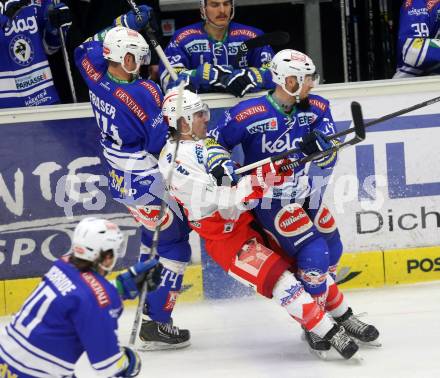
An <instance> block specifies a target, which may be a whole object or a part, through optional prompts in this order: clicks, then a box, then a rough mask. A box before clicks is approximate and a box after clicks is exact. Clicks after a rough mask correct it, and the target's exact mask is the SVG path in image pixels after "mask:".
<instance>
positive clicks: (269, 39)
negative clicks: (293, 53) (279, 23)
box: [243, 31, 290, 49]
mask: <svg viewBox="0 0 440 378" xmlns="http://www.w3.org/2000/svg"><path fill="white" fill-rule="evenodd" d="M289 41H290V35H289V33H287V32H284V31H274V32H271V33H265V34H263V35H260V36H258V37H255V38H252V39H248V40H247V41H245V42H243V43H244V44H245V45H246V47H247V48H248V49H255V48H256V47H263V46H266V45H270V46H280V45H285V44H286V43H289Z"/></svg>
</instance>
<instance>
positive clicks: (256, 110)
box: [235, 105, 267, 122]
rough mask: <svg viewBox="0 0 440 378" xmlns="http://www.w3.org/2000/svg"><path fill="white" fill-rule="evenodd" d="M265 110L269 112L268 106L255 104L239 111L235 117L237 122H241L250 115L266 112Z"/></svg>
mask: <svg viewBox="0 0 440 378" xmlns="http://www.w3.org/2000/svg"><path fill="white" fill-rule="evenodd" d="M265 112H267V108H266V106H264V105H255V106H251V107H250V108H247V109H245V110H242V111H241V112H240V113H238V114H237V115H236V116H235V119H236V121H237V122H241V121H244V120H245V119H248V118H249V117H252V116H253V115H254V114H259V113H265Z"/></svg>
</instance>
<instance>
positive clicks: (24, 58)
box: [9, 34, 35, 66]
mask: <svg viewBox="0 0 440 378" xmlns="http://www.w3.org/2000/svg"><path fill="white" fill-rule="evenodd" d="M9 55H10V56H11V58H12V60H13V61H14V62H15V63H17V64H19V65H21V66H27V65H29V64H30V63H31V62H32V61H33V60H34V56H35V51H34V49H33V46H32V41H31V40H30V39H29V38H28V37H26V36H25V35H22V34H19V35H17V36H15V37H14V38H12V40H11V42H10V43H9Z"/></svg>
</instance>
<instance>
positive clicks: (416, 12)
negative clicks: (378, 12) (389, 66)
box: [394, 0, 440, 79]
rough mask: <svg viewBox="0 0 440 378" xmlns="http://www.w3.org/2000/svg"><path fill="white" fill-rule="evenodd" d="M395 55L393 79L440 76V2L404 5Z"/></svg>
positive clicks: (408, 1)
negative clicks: (395, 67)
mask: <svg viewBox="0 0 440 378" xmlns="http://www.w3.org/2000/svg"><path fill="white" fill-rule="evenodd" d="M397 52H398V53H397V54H398V55H397V71H396V73H395V75H394V78H395V79H398V78H402V77H415V76H427V75H438V74H440V1H428V0H406V1H404V2H403V4H402V7H401V9H400V26H399V36H398V46H397Z"/></svg>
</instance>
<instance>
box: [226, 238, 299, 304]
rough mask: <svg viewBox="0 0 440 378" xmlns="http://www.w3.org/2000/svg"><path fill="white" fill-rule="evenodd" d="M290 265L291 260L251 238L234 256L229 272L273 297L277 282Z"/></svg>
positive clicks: (262, 293) (265, 294) (238, 279)
mask: <svg viewBox="0 0 440 378" xmlns="http://www.w3.org/2000/svg"><path fill="white" fill-rule="evenodd" d="M289 266H290V262H288V261H286V260H284V259H283V258H282V257H281V256H280V255H278V254H276V253H275V252H274V251H272V250H271V249H269V248H267V247H265V246H264V245H263V244H260V243H258V242H257V241H256V240H255V239H251V240H249V241H248V242H247V243H246V244H244V245H243V247H242V248H241V249H240V251H239V252H238V253H237V254H236V255H235V256H234V260H233V262H232V264H231V266H230V268H229V271H228V273H229V275H230V276H232V277H234V278H235V279H236V280H237V281H240V282H242V283H244V284H245V285H247V286H250V287H252V288H254V289H255V290H256V291H257V292H258V293H259V294H261V295H263V296H265V297H267V298H272V291H273V287H274V285H275V283H276V282H277V281H278V279H279V277H280V276H281V274H282V273H283V272H284V271H286V270H287V269H288V268H289Z"/></svg>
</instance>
